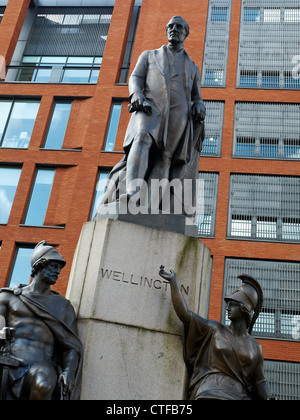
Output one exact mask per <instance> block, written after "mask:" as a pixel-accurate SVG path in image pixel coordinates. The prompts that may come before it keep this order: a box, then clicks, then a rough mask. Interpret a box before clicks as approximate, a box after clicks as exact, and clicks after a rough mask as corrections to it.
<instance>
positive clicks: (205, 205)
mask: <svg viewBox="0 0 300 420" xmlns="http://www.w3.org/2000/svg"><path fill="white" fill-rule="evenodd" d="M199 180H200V182H203V183H204V185H202V186H204V191H203V190H202V191H201V189H200V192H202V194H203V195H204V196H200V197H198V200H200V201H201V203H200V206H199V207H200V211H198V213H197V216H196V224H197V225H198V235H199V236H209V237H212V236H214V233H215V222H216V207H217V196H218V184H219V174H217V173H213V172H199ZM200 187H201V185H200Z"/></svg>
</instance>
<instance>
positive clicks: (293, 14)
mask: <svg viewBox="0 0 300 420" xmlns="http://www.w3.org/2000/svg"><path fill="white" fill-rule="evenodd" d="M284 21H285V22H291V23H299V22H300V9H299V8H294V9H285V11H284Z"/></svg>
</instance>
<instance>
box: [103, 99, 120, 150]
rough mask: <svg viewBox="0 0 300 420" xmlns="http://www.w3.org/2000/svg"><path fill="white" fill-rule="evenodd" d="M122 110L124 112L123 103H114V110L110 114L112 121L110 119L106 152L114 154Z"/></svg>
mask: <svg viewBox="0 0 300 420" xmlns="http://www.w3.org/2000/svg"><path fill="white" fill-rule="evenodd" d="M121 110H122V102H114V103H113V104H112V108H111V112H110V119H109V127H108V130H107V135H106V140H105V146H104V150H105V151H106V152H112V151H113V150H114V147H115V141H116V137H117V132H118V127H119V121H120V115H121Z"/></svg>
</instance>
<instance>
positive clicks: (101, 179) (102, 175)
mask: <svg viewBox="0 0 300 420" xmlns="http://www.w3.org/2000/svg"><path fill="white" fill-rule="evenodd" d="M108 175H109V172H108V171H99V173H98V177H97V184H96V190H95V195H94V201H93V206H92V211H91V216H90V220H93V218H94V217H95V216H96V214H97V210H98V207H99V205H100V202H101V200H102V197H103V194H104V191H105V187H106V183H107V179H108Z"/></svg>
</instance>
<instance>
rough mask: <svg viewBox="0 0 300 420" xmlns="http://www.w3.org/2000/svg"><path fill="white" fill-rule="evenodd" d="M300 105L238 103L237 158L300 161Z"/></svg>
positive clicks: (235, 142) (236, 116) (235, 141)
mask: <svg viewBox="0 0 300 420" xmlns="http://www.w3.org/2000/svg"><path fill="white" fill-rule="evenodd" d="M299 133H300V104H281V103H258V102H237V103H236V105H235V124H234V139H233V140H234V141H233V156H236V157H249V158H256V159H294V160H297V159H300V140H299Z"/></svg>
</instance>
